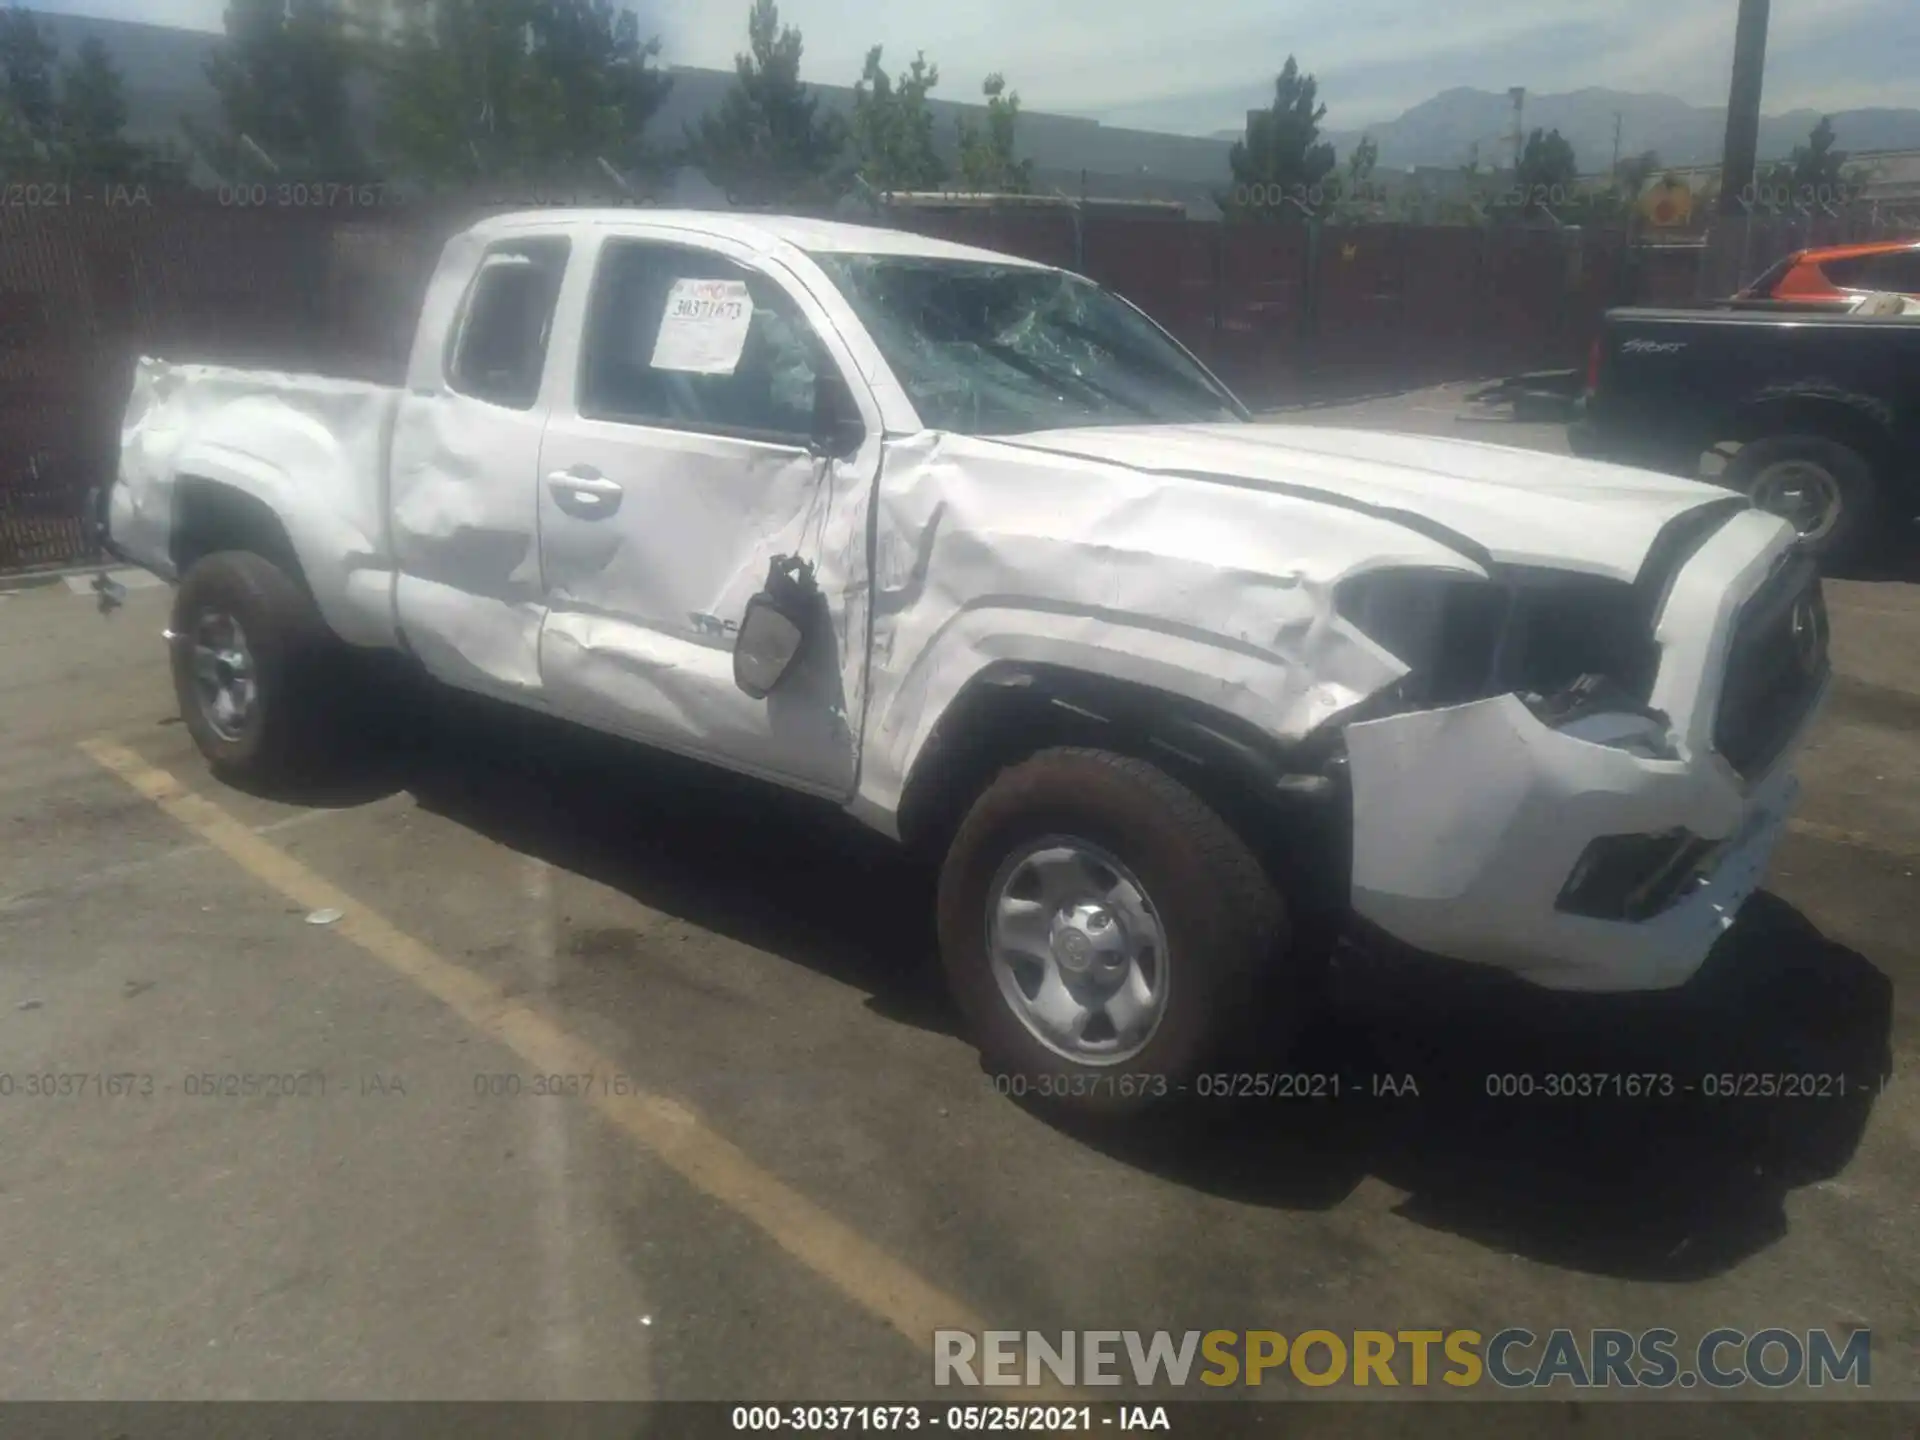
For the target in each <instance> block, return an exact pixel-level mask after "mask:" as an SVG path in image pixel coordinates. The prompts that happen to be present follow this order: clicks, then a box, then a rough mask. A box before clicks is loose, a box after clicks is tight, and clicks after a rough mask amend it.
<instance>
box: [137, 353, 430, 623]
mask: <svg viewBox="0 0 1920 1440" xmlns="http://www.w3.org/2000/svg"><path fill="white" fill-rule="evenodd" d="M401 394H402V391H401V390H400V388H399V387H397V386H388V385H378V384H373V383H371V382H368V381H363V380H344V379H338V378H335V377H332V376H327V375H303V374H297V373H291V372H286V371H273V370H240V369H232V368H228V367H225V366H218V365H198V364H180V363H176V362H173V361H167V360H159V359H154V358H151V357H143V358H142V359H141V361H140V362H139V365H138V367H137V368H136V371H135V374H134V382H133V393H132V396H131V398H130V399H129V402H128V406H127V411H126V418H125V420H124V421H123V422H122V428H121V437H120V474H119V482H118V483H117V484H116V485H115V486H114V487H113V492H112V499H111V510H110V513H109V516H108V519H109V525H110V529H111V533H112V534H113V536H114V541H115V548H116V549H117V550H118V551H120V553H121V554H122V555H124V557H125V558H127V559H129V560H131V561H133V562H134V563H136V564H139V565H143V566H146V567H147V568H149V569H151V570H153V571H155V572H156V573H158V574H160V575H163V576H166V577H167V578H169V579H173V578H177V574H176V566H175V559H176V557H175V555H174V553H173V544H172V540H173V517H174V510H175V499H176V494H177V491H178V488H179V486H180V485H181V484H182V483H187V484H191V483H193V482H194V481H195V480H196V479H198V480H208V481H215V482H229V481H235V480H239V479H241V478H242V477H244V479H245V482H246V483H244V484H242V485H241V486H240V487H239V488H241V489H243V490H245V491H247V492H248V493H250V494H254V495H258V496H260V497H261V498H262V500H263V501H265V502H266V503H267V504H269V505H270V506H271V507H272V508H273V509H274V510H275V512H276V513H278V514H279V515H280V516H281V517H283V518H284V519H286V520H287V521H289V522H290V523H288V525H287V529H288V531H289V533H291V534H294V535H298V536H301V537H302V538H303V540H307V542H308V543H307V544H306V545H305V546H304V547H303V553H302V554H301V556H300V559H301V562H302V565H303V567H305V568H306V571H307V580H308V582H309V584H310V585H311V586H312V589H313V591H314V595H315V598H316V599H318V600H319V602H320V604H321V608H322V610H323V612H324V613H325V614H326V616H327V619H328V621H329V623H330V624H332V625H333V626H334V628H335V630H336V631H337V632H338V633H339V634H340V635H341V636H342V638H344V639H348V640H350V641H353V642H355V643H359V644H375V645H384V644H388V643H391V640H392V634H393V627H392V599H391V582H392V575H393V561H392V547H391V544H390V543H389V530H388V522H387V454H388V449H389V441H390V439H391V437H392V433H393V422H394V417H395V414H396V412H397V410H398V408H399V401H400V396H401ZM309 537H310V538H309ZM307 550H310V551H311V552H312V553H311V554H308V553H305V551H307Z"/></svg>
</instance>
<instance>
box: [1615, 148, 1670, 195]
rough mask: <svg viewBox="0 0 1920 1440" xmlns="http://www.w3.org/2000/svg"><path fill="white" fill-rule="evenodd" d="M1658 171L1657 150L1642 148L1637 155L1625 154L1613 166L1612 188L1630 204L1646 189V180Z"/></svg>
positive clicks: (1658, 157) (1658, 155)
mask: <svg viewBox="0 0 1920 1440" xmlns="http://www.w3.org/2000/svg"><path fill="white" fill-rule="evenodd" d="M1659 173H1660V152H1659V151H1657V150H1642V151H1641V152H1640V153H1639V154H1638V155H1626V156H1623V157H1621V160H1620V163H1619V165H1617V166H1616V167H1614V172H1613V188H1614V190H1615V191H1616V192H1617V193H1618V194H1620V195H1621V196H1623V197H1624V198H1625V199H1626V200H1627V202H1628V203H1629V204H1631V203H1632V202H1633V201H1635V200H1638V199H1639V198H1640V196H1641V194H1642V193H1643V192H1644V191H1645V190H1646V188H1647V182H1648V181H1649V180H1651V179H1653V177H1654V176H1655V175H1658V174H1659Z"/></svg>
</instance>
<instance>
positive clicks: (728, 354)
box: [653, 280, 753, 375]
mask: <svg viewBox="0 0 1920 1440" xmlns="http://www.w3.org/2000/svg"><path fill="white" fill-rule="evenodd" d="M752 324H753V297H752V296H751V295H749V294H748V293H747V286H746V282H745V281H742V280H676V281H674V282H673V288H672V289H671V290H669V291H668V292H667V305H666V313H665V314H664V315H663V316H662V317H661V321H660V333H659V336H658V338H657V339H656V340H655V341H654V346H653V368H654V369H656V370H680V371H685V372H689V373H692V374H696V375H731V374H732V373H733V372H734V367H735V366H737V365H738V364H739V363H740V353H741V351H743V350H744V349H745V348H746V344H747V331H748V329H749V328H750V327H751V326H752Z"/></svg>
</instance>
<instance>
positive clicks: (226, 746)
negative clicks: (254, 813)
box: [171, 550, 334, 784]
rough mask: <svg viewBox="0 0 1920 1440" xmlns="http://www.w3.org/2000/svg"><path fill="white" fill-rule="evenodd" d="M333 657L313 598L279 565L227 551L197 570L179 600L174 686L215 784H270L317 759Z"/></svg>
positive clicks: (208, 558)
mask: <svg viewBox="0 0 1920 1440" xmlns="http://www.w3.org/2000/svg"><path fill="white" fill-rule="evenodd" d="M333 649H334V646H333V644H332V637H331V635H330V634H329V632H328V631H327V629H326V626H325V623H324V622H323V621H322V620H321V618H320V613H319V611H318V609H317V608H316V607H315V605H314V603H313V597H312V596H311V595H309V594H308V593H307V591H306V590H305V589H304V588H303V587H302V586H301V584H300V583H299V582H298V581H297V580H295V579H294V578H293V577H292V576H290V575H288V574H287V572H286V571H285V570H283V569H281V568H280V567H279V566H277V565H275V564H274V563H273V562H272V561H270V560H267V559H264V558H263V557H261V556H259V555H255V554H252V553H250V552H248V551H241V550H228V551H222V552H220V553H218V554H214V555H208V556H206V557H204V558H203V559H201V560H198V561H196V562H195V563H194V565H193V567H192V568H191V569H190V570H188V571H187V573H186V576H185V577H184V578H183V579H182V580H181V582H180V589H179V593H178V594H177V595H176V596H175V598H174V606H173V627H172V645H171V650H172V665H173V686H174V693H175V695H176V697H177V698H178V700H179V702H180V716H181V719H182V720H184V721H185V722H186V726H187V729H188V731H189V732H190V733H191V734H192V735H193V739H194V743H195V744H196V745H198V746H199V748H200V753H201V754H202V755H204V756H205V757H206V758H207V760H208V761H209V762H210V763H211V765H212V766H213V768H214V770H215V772H216V773H217V774H219V775H221V776H222V777H223V778H226V779H229V780H233V781H237V782H241V783H256V784H273V783H278V782H282V781H286V780H291V779H294V778H295V777H296V776H298V775H300V774H301V773H303V772H304V771H305V770H306V769H307V768H308V767H309V766H310V765H311V764H312V763H313V762H314V761H315V760H316V759H317V758H318V753H317V752H318V746H319V742H320V740H321V739H322V727H321V723H320V722H321V717H322V714H323V711H324V707H325V705H326V703H327V699H328V697H327V695H326V694H325V682H324V679H323V675H322V671H323V668H324V666H323V662H325V661H326V660H328V659H330V658H331V654H332V651H333Z"/></svg>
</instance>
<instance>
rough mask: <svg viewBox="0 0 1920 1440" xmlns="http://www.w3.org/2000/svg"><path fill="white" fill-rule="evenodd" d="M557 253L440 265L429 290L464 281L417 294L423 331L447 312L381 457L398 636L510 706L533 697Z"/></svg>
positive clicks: (530, 244)
mask: <svg viewBox="0 0 1920 1440" xmlns="http://www.w3.org/2000/svg"><path fill="white" fill-rule="evenodd" d="M567 252H568V242H567V240H565V239H564V238H561V237H557V236H540V237H529V238H526V239H518V240H508V241H504V242H502V243H499V244H496V245H493V246H491V247H490V248H488V249H487V250H486V252H485V253H484V254H483V255H482V256H481V257H480V259H479V261H478V264H477V266H470V267H458V266H455V265H452V264H450V265H449V266H448V267H443V272H444V274H445V278H444V279H443V278H442V277H436V280H435V284H436V286H438V285H441V284H443V283H446V282H447V281H448V280H450V281H451V282H452V283H454V284H458V283H459V278H460V276H462V275H465V274H469V273H470V274H471V279H469V280H468V281H467V283H466V285H465V288H464V290H463V291H462V292H461V293H460V294H459V295H457V296H455V297H448V296H445V295H440V296H436V295H435V294H433V293H432V292H430V293H429V296H428V301H427V312H428V313H427V316H426V319H425V321H424V322H423V333H429V334H431V333H435V330H436V324H437V319H438V312H439V310H440V309H441V308H444V307H445V306H447V305H448V304H454V305H457V309H455V310H453V312H452V314H451V317H450V318H451V324H450V326H448V327H447V328H445V329H444V331H441V332H440V333H444V334H446V335H447V337H448V339H447V343H446V346H445V349H444V351H441V350H440V349H439V348H438V347H434V348H432V349H427V350H423V351H421V352H417V353H416V354H415V355H414V357H413V361H412V364H411V365H410V367H409V374H408V377H407V391H406V394H405V395H403V396H402V397H401V400H400V405H399V409H398V412H397V414H396V416H395V419H394V435H393V443H392V446H391V449H390V451H389V454H390V456H391V460H390V476H391V486H392V490H391V512H392V516H393V550H394V558H395V566H396V569H397V571H398V576H397V579H396V581H395V584H394V605H395V609H396V618H397V619H398V621H399V626H400V631H401V633H402V635H403V636H404V637H405V638H406V642H407V644H408V645H409V647H411V648H412V650H413V651H414V653H415V654H416V655H418V656H419V658H420V660H421V662H422V663H423V664H424V665H425V666H426V668H427V670H428V671H429V672H430V673H431V674H433V675H434V676H436V677H438V678H439V679H442V680H445V681H447V682H449V683H451V684H455V685H460V686H464V687H466V688H468V689H474V690H481V691H487V692H492V693H496V694H501V695H504V696H506V697H508V698H513V699H526V698H528V697H530V696H537V695H538V692H539V690H540V668H539V660H538V653H539V637H540V620H541V616H542V615H543V614H544V613H545V608H546V607H545V601H544V598H543V597H544V589H545V587H544V585H543V584H542V581H541V576H540V541H539V530H538V526H539V511H538V507H537V504H536V498H537V497H536V487H537V477H538V474H539V462H540V436H541V431H542V429H543V428H544V426H545V424H546V406H545V404H544V403H543V401H542V389H543V384H544V380H543V376H544V372H545V370H546V369H547V364H546V362H547V350H548V339H549V336H550V335H551V333H552V328H553V319H554V313H555V306H556V303H557V300H558V296H559V293H560V284H561V279H562V276H563V274H564V272H565V270H566V265H567Z"/></svg>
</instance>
